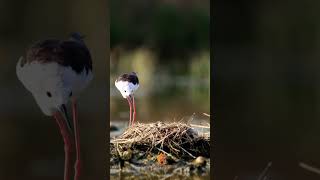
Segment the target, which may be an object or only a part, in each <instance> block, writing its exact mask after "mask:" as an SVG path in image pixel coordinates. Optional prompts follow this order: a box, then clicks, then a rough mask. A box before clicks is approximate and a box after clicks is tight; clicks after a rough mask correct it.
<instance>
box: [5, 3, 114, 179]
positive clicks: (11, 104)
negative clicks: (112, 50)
mask: <svg viewBox="0 0 320 180" xmlns="http://www.w3.org/2000/svg"><path fill="white" fill-rule="evenodd" d="M107 19H108V12H107V2H105V1H98V0H96V1H84V0H80V1H75V0H55V1H41V0H25V1H18V0H0V147H1V148H0V179H1V180H10V179H33V180H43V179H46V180H57V179H59V180H61V179H62V178H63V166H64V152H63V151H64V149H63V141H62V138H61V135H60V131H59V129H58V126H57V125H56V123H55V121H54V120H53V119H52V118H51V117H46V116H44V115H43V114H42V112H41V111H40V108H39V107H38V106H37V104H36V102H35V100H34V99H33V97H32V95H31V94H30V93H29V92H28V91H27V90H26V89H25V88H24V87H23V86H22V84H21V83H20V82H19V81H18V79H17V77H16V72H15V66H16V63H17V61H18V59H19V57H20V56H22V55H24V53H25V50H26V48H27V47H29V46H30V45H31V44H32V43H34V42H35V41H38V40H43V39H47V38H59V39H66V38H68V36H69V33H71V32H74V31H78V32H81V33H82V34H84V35H85V36H86V38H85V42H86V44H87V46H88V48H89V49H90V51H91V54H92V58H93V69H94V80H93V81H92V82H91V84H90V86H89V87H88V89H86V90H85V91H84V92H83V94H82V96H81V97H80V99H79V120H80V129H81V130H80V131H81V132H80V133H81V138H82V144H81V145H82V148H83V149H82V153H83V160H84V167H83V171H84V172H83V175H84V178H83V179H102V178H103V176H104V173H105V170H104V166H103V165H104V162H105V161H104V159H105V154H106V151H105V149H104V144H105V127H106V122H107V114H108V113H107V112H108V109H107V102H108V99H107V96H108V89H107V88H106V87H107V85H108V84H107V82H108V79H107V77H108V76H107V75H108V68H107V67H108V65H107V64H106V63H107V62H108V61H107V59H108V56H107V54H108V51H107V50H108V47H107V45H108V40H107Z"/></svg>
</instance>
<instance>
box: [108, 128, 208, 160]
mask: <svg viewBox="0 0 320 180" xmlns="http://www.w3.org/2000/svg"><path fill="white" fill-rule="evenodd" d="M208 128H209V127H208ZM119 146H121V147H122V148H123V147H125V148H124V149H128V148H130V149H133V150H139V151H142V152H147V153H150V152H153V153H159V152H162V153H165V154H167V155H169V156H172V157H174V158H178V159H181V158H184V159H193V158H196V157H197V156H205V157H209V156H210V154H209V148H210V137H209V135H207V134H204V133H200V132H198V131H196V130H195V129H194V128H192V127H191V126H190V125H188V124H184V123H178V122H174V123H163V122H156V123H150V124H143V123H137V124H135V125H134V126H133V127H130V128H128V129H127V130H126V131H125V132H124V133H123V134H122V135H120V136H119V137H116V138H114V139H112V140H111V153H112V152H114V153H117V152H118V151H119V150H118V148H117V147H119ZM115 149H117V150H115ZM112 154H113V153H112Z"/></svg>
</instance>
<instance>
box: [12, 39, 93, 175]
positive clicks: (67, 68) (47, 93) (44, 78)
mask: <svg viewBox="0 0 320 180" xmlns="http://www.w3.org/2000/svg"><path fill="white" fill-rule="evenodd" d="M16 71H17V76H18V79H19V80H20V81H21V82H22V84H23V85H24V86H25V87H26V89H27V90H29V91H30V92H31V93H32V95H33V97H34V98H35V100H36V102H37V104H38V105H39V107H40V108H41V110H42V112H43V113H44V114H45V115H48V116H53V117H54V118H55V119H56V121H57V123H58V125H59V127H60V131H61V134H62V136H63V140H64V144H65V148H64V151H65V170H64V180H69V179H70V174H71V170H72V169H71V159H70V158H71V157H70V156H71V153H72V152H73V148H74V144H75V147H76V163H75V176H74V180H79V178H80V175H81V167H82V161H81V156H80V134H79V124H78V115H77V103H76V100H77V97H78V96H79V94H80V92H81V91H82V90H83V89H84V88H85V87H86V86H87V85H88V84H89V82H90V81H91V79H92V77H93V73H92V61H91V55H90V52H89V50H88V48H87V47H86V45H85V44H84V41H83V37H82V36H81V35H80V34H79V33H73V34H71V37H70V39H69V40H57V39H49V40H44V41H40V42H37V43H35V44H34V45H33V46H31V47H30V48H29V49H28V50H27V53H26V57H21V58H20V60H19V62H18V64H17V66H16ZM69 101H71V102H72V114H73V127H72V126H71V124H72V123H71V122H70V120H69V119H68V115H67V109H66V104H67V103H68V102H69Z"/></svg>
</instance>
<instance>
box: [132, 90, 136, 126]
mask: <svg viewBox="0 0 320 180" xmlns="http://www.w3.org/2000/svg"><path fill="white" fill-rule="evenodd" d="M132 104H133V121H132V126H133V125H134V122H135V120H136V104H135V103H134V96H133V95H132Z"/></svg>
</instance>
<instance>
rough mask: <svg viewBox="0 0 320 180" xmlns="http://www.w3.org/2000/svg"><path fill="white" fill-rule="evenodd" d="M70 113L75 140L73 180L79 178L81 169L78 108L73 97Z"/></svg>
mask: <svg viewBox="0 0 320 180" xmlns="http://www.w3.org/2000/svg"><path fill="white" fill-rule="evenodd" d="M72 115H73V125H74V133H75V142H76V158H77V159H76V162H75V165H74V168H75V173H74V180H79V178H80V174H81V169H82V161H81V153H80V130H79V120H78V110H77V102H76V100H75V99H73V100H72Z"/></svg>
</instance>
